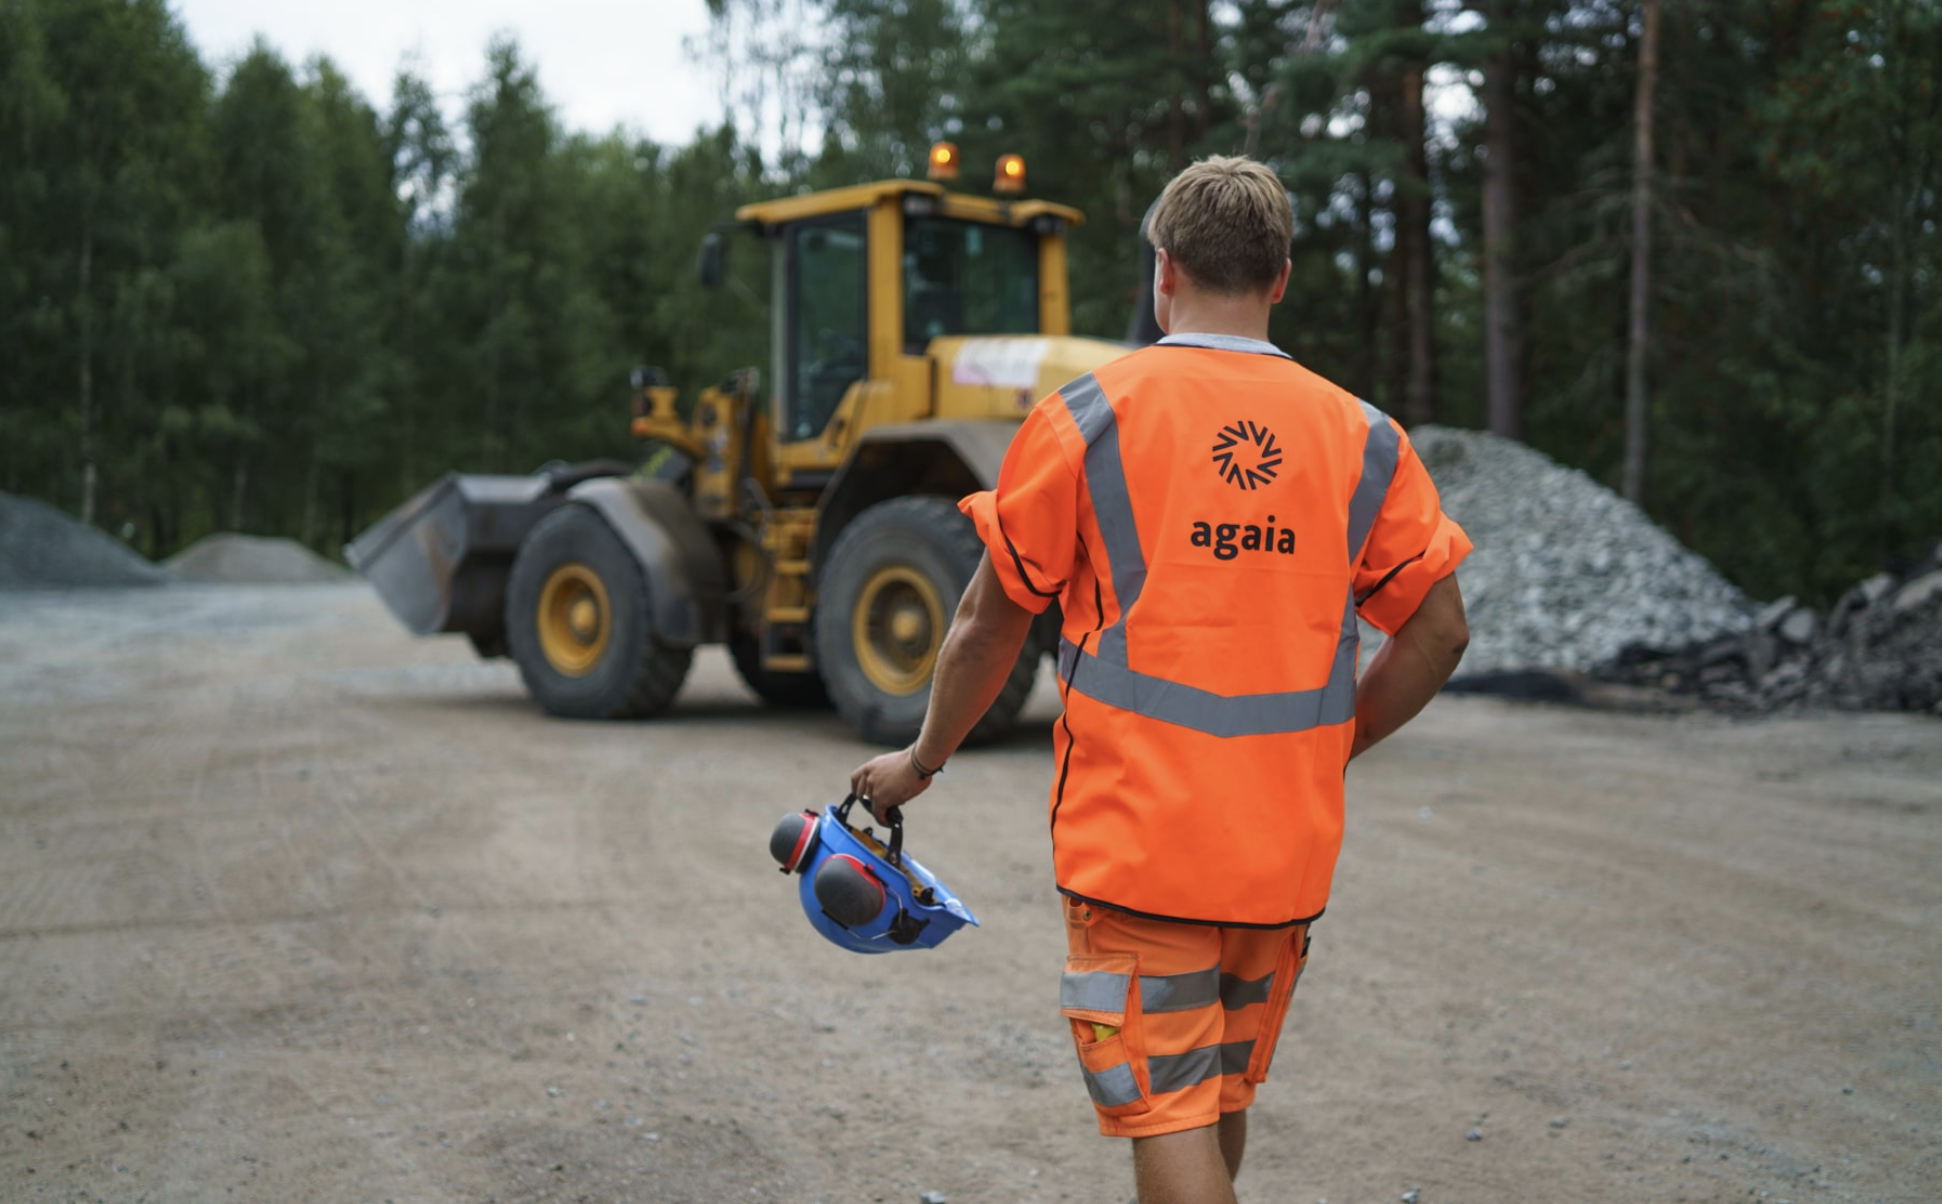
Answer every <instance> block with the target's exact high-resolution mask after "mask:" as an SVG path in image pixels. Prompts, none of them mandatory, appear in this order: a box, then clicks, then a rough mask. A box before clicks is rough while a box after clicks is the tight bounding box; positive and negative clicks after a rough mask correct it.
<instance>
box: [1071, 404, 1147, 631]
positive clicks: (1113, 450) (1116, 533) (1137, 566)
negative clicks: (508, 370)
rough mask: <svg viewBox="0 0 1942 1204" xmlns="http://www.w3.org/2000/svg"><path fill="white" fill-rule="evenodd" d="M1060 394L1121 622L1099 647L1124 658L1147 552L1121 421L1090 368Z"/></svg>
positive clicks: (1143, 577) (1144, 581)
mask: <svg viewBox="0 0 1942 1204" xmlns="http://www.w3.org/2000/svg"><path fill="white" fill-rule="evenodd" d="M1059 396H1060V397H1062V398H1063V399H1064V400H1065V406H1066V409H1067V410H1068V411H1070V412H1071V414H1072V422H1073V425H1075V426H1077V427H1078V428H1079V434H1080V436H1081V437H1083V438H1084V439H1085V441H1086V492H1087V493H1088V494H1089V495H1090V496H1091V498H1092V513H1093V517H1094V518H1096V519H1098V521H1099V535H1100V538H1101V539H1102V540H1104V541H1105V544H1106V560H1107V562H1108V563H1109V565H1110V567H1111V569H1112V575H1113V597H1114V598H1115V599H1117V600H1118V602H1119V621H1118V622H1116V623H1114V624H1113V625H1112V626H1111V627H1109V628H1107V629H1106V630H1105V631H1103V632H1101V633H1100V635H1099V650H1100V653H1101V654H1102V655H1105V656H1108V657H1111V658H1112V659H1114V660H1117V661H1120V662H1121V663H1124V662H1125V659H1126V615H1127V612H1129V611H1131V610H1132V609H1133V604H1134V603H1136V602H1138V601H1139V599H1140V591H1141V590H1142V589H1144V588H1145V587H1146V556H1145V555H1144V554H1143V553H1142V552H1141V551H1140V532H1139V527H1138V526H1137V525H1136V524H1135V523H1134V521H1133V498H1132V495H1131V494H1130V493H1128V492H1127V489H1126V466H1125V462H1124V461H1123V460H1122V459H1121V458H1120V454H1119V422H1118V420H1117V418H1116V417H1115V416H1114V414H1113V405H1112V402H1110V401H1108V400H1107V399H1106V394H1105V391H1104V390H1103V389H1101V388H1100V387H1099V381H1098V380H1097V379H1095V378H1094V377H1093V375H1092V374H1091V373H1087V374H1086V375H1084V376H1082V377H1080V378H1079V379H1078V380H1075V381H1073V382H1072V383H1071V384H1069V385H1067V386H1065V387H1064V388H1062V389H1060V390H1059Z"/></svg>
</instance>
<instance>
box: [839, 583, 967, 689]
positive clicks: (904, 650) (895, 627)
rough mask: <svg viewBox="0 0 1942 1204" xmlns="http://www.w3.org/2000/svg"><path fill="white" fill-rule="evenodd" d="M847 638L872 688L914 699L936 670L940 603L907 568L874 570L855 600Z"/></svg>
mask: <svg viewBox="0 0 1942 1204" xmlns="http://www.w3.org/2000/svg"><path fill="white" fill-rule="evenodd" d="M850 634H851V636H852V637H853V639H854V642H855V645H856V660H857V664H858V665H859V666H861V667H862V669H863V675H864V676H865V677H867V678H869V679H870V684H871V685H873V686H875V687H876V688H877V689H879V690H882V691H883V692H884V693H886V694H895V695H899V696H902V695H906V694H915V693H916V692H917V691H919V690H921V689H923V688H924V687H925V686H926V685H927V684H929V682H930V679H931V670H932V669H935V668H936V667H937V650H938V649H939V648H940V647H942V646H943V644H944V599H943V598H941V597H939V596H938V593H937V587H936V586H935V585H933V584H931V580H930V578H928V577H926V576H924V574H922V573H920V572H918V571H917V570H916V569H914V568H911V567H909V566H908V565H901V564H898V565H891V566H890V567H889V568H882V569H878V570H877V571H876V573H875V574H874V575H872V576H871V578H870V579H869V580H868V581H866V582H864V583H863V590H862V592H861V593H859V594H858V595H857V597H856V608H855V609H854V610H853V611H852V612H851V613H850Z"/></svg>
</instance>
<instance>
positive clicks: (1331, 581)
mask: <svg viewBox="0 0 1942 1204" xmlns="http://www.w3.org/2000/svg"><path fill="white" fill-rule="evenodd" d="M961 507H962V509H963V510H964V512H965V513H966V514H968V515H970V516H971V519H972V521H973V522H975V523H976V524H977V529H978V534H979V536H980V537H981V538H982V539H983V540H984V543H985V546H986V547H987V548H988V549H989V550H990V553H991V562H992V566H993V568H994V569H996V570H997V575H998V579H999V581H1000V582H1001V583H1002V584H1003V585H1004V588H1005V592H1006V593H1007V594H1008V595H1010V597H1011V598H1012V600H1013V601H1015V602H1017V603H1018V604H1019V605H1021V606H1024V607H1026V608H1027V609H1029V610H1031V611H1033V612H1035V613H1036V612H1040V611H1043V610H1044V609H1045V608H1046V606H1048V605H1049V604H1050V603H1051V602H1052V601H1053V600H1055V599H1056V600H1057V601H1058V602H1059V604H1060V607H1061V608H1062V612H1063V619H1064V622H1063V627H1062V630H1061V639H1060V641H1059V662H1058V663H1059V682H1060V693H1061V695H1062V696H1063V698H1064V702H1065V714H1064V716H1063V717H1062V718H1061V719H1060V720H1059V722H1058V723H1057V724H1056V725H1055V726H1054V729H1053V746H1054V753H1055V755H1056V757H1057V767H1056V772H1055V774H1054V777H1053V783H1052V792H1051V826H1052V851H1053V863H1054V868H1055V870H1056V872H1057V876H1058V885H1059V889H1060V890H1061V891H1063V892H1064V893H1065V894H1067V895H1070V896H1072V897H1074V898H1078V899H1084V900H1088V901H1091V902H1095V903H1099V904H1103V905H1105V906H1108V907H1112V908H1116V909H1118V910H1121V911H1126V912H1130V913H1133V914H1135V915H1145V916H1152V917H1156V918H1160V919H1169V920H1185V921H1192V922H1199V923H1208V924H1222V925H1227V926H1263V927H1273V926H1279V925H1285V924H1297V923H1301V922H1304V921H1306V920H1310V919H1313V918H1314V917H1315V916H1317V915H1319V914H1321V911H1322V909H1323V907H1324V906H1325V905H1326V903H1327V901H1328V891H1329V883H1330V880H1331V878H1332V877H1333V874H1334V869H1335V859H1336V855H1337V853H1338V852H1339V851H1340V849H1341V843H1342V777H1343V773H1344V771H1345V769H1346V766H1347V764H1348V755H1349V748H1350V743H1351V741H1352V739H1353V737H1354V728H1355V724H1354V718H1355V680H1356V670H1357V664H1356V662H1357V638H1356V626H1355V617H1356V615H1357V614H1358V613H1360V614H1361V616H1362V617H1363V618H1365V619H1367V620H1368V621H1369V622H1370V623H1372V624H1373V625H1374V626H1376V627H1377V628H1380V629H1381V630H1383V631H1385V632H1392V633H1393V632H1394V631H1395V630H1396V629H1397V628H1398V627H1400V626H1401V625H1402V624H1403V623H1404V622H1405V621H1406V620H1407V619H1408V618H1409V616H1410V615H1411V614H1413V613H1415V611H1416V608H1417V606H1419V605H1420V604H1421V603H1422V600H1423V596H1424V595H1425V594H1426V593H1427V592H1428V591H1429V588H1430V586H1431V585H1433V584H1434V583H1435V582H1437V581H1438V580H1440V579H1441V578H1443V577H1444V576H1446V575H1448V574H1449V573H1450V572H1451V571H1452V570H1454V569H1455V567H1456V565H1457V563H1458V562H1459V561H1461V560H1462V559H1463V557H1464V556H1465V555H1466V554H1468V552H1469V551H1470V541H1469V540H1468V539H1467V538H1466V537H1465V536H1464V534H1463V531H1462V529H1461V528H1459V527H1458V526H1457V525H1456V524H1455V523H1454V522H1451V521H1450V520H1449V519H1448V518H1447V517H1445V516H1444V514H1443V512H1442V509H1441V507H1440V505H1439V503H1438V499H1437V494H1436V487H1435V486H1434V485H1433V484H1432V483H1431V482H1430V477H1429V473H1428V472H1427V471H1425V470H1424V468H1423V465H1422V463H1421V461H1419V460H1418V459H1417V457H1416V454H1415V452H1414V451H1413V450H1412V449H1411V447H1410V445H1409V440H1408V438H1407V437H1406V436H1405V435H1404V434H1403V432H1402V429H1401V427H1399V426H1397V425H1396V424H1395V423H1394V422H1392V421H1391V420H1390V419H1389V418H1388V417H1387V416H1385V415H1384V414H1383V413H1382V412H1381V411H1379V410H1377V409H1376V408H1375V407H1374V406H1371V405H1369V404H1367V403H1366V402H1362V401H1358V400H1357V399H1356V398H1355V397H1354V396H1353V395H1351V394H1349V393H1348V392H1346V391H1344V390H1342V389H1340V388H1338V387H1336V386H1335V385H1332V384H1330V383H1329V382H1328V381H1326V380H1323V379H1322V378H1321V377H1319V376H1316V375H1315V374H1314V373H1312V372H1309V371H1308V370H1307V369H1305V368H1303V367H1301V366H1300V365H1298V364H1296V363H1295V362H1294V361H1293V360H1291V359H1290V358H1288V357H1287V356H1286V355H1285V354H1284V353H1282V352H1281V351H1280V350H1279V349H1277V348H1275V347H1274V346H1273V345H1271V344H1268V343H1261V342H1256V341H1254V340H1251V339H1237V338H1232V337H1227V336H1211V335H1189V336H1180V337H1174V338H1168V339H1164V340H1162V341H1161V342H1160V343H1158V344H1156V345H1155V346H1152V347H1149V348H1146V349H1144V350H1141V351H1137V352H1134V353H1132V354H1131V355H1128V356H1126V357H1125V358H1123V359H1120V360H1116V361H1114V362H1113V363H1111V364H1108V365H1106V366H1104V367H1102V368H1100V369H1099V370H1098V371H1097V372H1094V373H1092V374H1090V375H1087V376H1084V377H1081V378H1079V379H1078V380H1076V381H1073V382H1072V383H1071V384H1068V385H1066V386H1065V387H1063V388H1061V389H1060V390H1059V391H1058V392H1057V393H1054V394H1052V395H1051V396H1049V397H1047V398H1046V399H1045V400H1044V401H1042V402H1041V403H1039V405H1038V406H1037V407H1036V408H1035V409H1033V411H1032V412H1031V414H1030V415H1029V416H1028V417H1027V418H1026V420H1025V424H1024V426H1023V427H1021V428H1020V430H1019V432H1018V434H1017V436H1016V437H1015V438H1014V439H1013V440H1012V444H1011V448H1010V450H1009V451H1008V452H1007V454H1006V456H1005V462H1004V467H1003V468H1002V470H1001V471H1000V473H999V477H998V487H997V488H996V489H994V490H991V491H988V492H985V493H978V494H973V495H972V496H970V497H968V498H966V499H964V501H963V503H961Z"/></svg>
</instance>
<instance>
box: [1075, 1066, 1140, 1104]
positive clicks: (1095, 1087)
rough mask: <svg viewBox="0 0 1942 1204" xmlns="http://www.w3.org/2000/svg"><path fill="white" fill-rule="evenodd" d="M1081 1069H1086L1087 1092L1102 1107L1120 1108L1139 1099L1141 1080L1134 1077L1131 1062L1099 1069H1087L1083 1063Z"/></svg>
mask: <svg viewBox="0 0 1942 1204" xmlns="http://www.w3.org/2000/svg"><path fill="white" fill-rule="evenodd" d="M1079 1069H1081V1070H1084V1071H1085V1075H1086V1094H1087V1095H1090V1096H1092V1102H1093V1103H1095V1104H1098V1105H1099V1106H1100V1107H1102V1108H1119V1107H1123V1106H1125V1105H1127V1104H1131V1103H1137V1102H1138V1101H1139V1098H1140V1081H1139V1080H1138V1079H1136V1078H1134V1077H1133V1067H1132V1064H1131V1063H1128V1062H1121V1063H1120V1064H1119V1065H1117V1066H1109V1067H1107V1068H1106V1069H1104V1070H1097V1071H1094V1070H1086V1069H1085V1067H1084V1066H1083V1065H1082V1066H1080V1067H1079Z"/></svg>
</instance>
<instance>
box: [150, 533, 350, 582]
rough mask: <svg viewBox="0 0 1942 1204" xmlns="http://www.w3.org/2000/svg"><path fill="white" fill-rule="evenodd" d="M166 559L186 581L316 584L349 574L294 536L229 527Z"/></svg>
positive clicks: (342, 579)
mask: <svg viewBox="0 0 1942 1204" xmlns="http://www.w3.org/2000/svg"><path fill="white" fill-rule="evenodd" d="M167 564H168V567H169V569H170V570H171V571H173V572H174V573H175V574H176V576H178V577H180V578H182V579H183V580H185V581H205V582H221V583H224V584H228V585H317V584H325V583H328V582H332V581H346V580H349V579H350V576H351V574H350V570H348V569H346V568H344V567H343V566H341V565H337V564H333V563H331V562H330V561H328V560H326V559H324V558H323V557H322V556H319V555H317V553H315V552H313V551H311V550H310V549H309V548H306V547H304V546H303V545H302V544H300V543H298V542H297V541H295V540H294V539H273V538H270V537H268V536H264V535H237V534H234V533H231V532H221V533H218V534H215V535H210V536H205V537H204V538H202V539H199V540H197V541H196V542H195V543H193V544H190V545H189V546H188V547H187V548H185V549H183V550H182V551H180V552H178V553H176V554H175V555H174V556H171V557H170V558H169V559H168V561H167Z"/></svg>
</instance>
